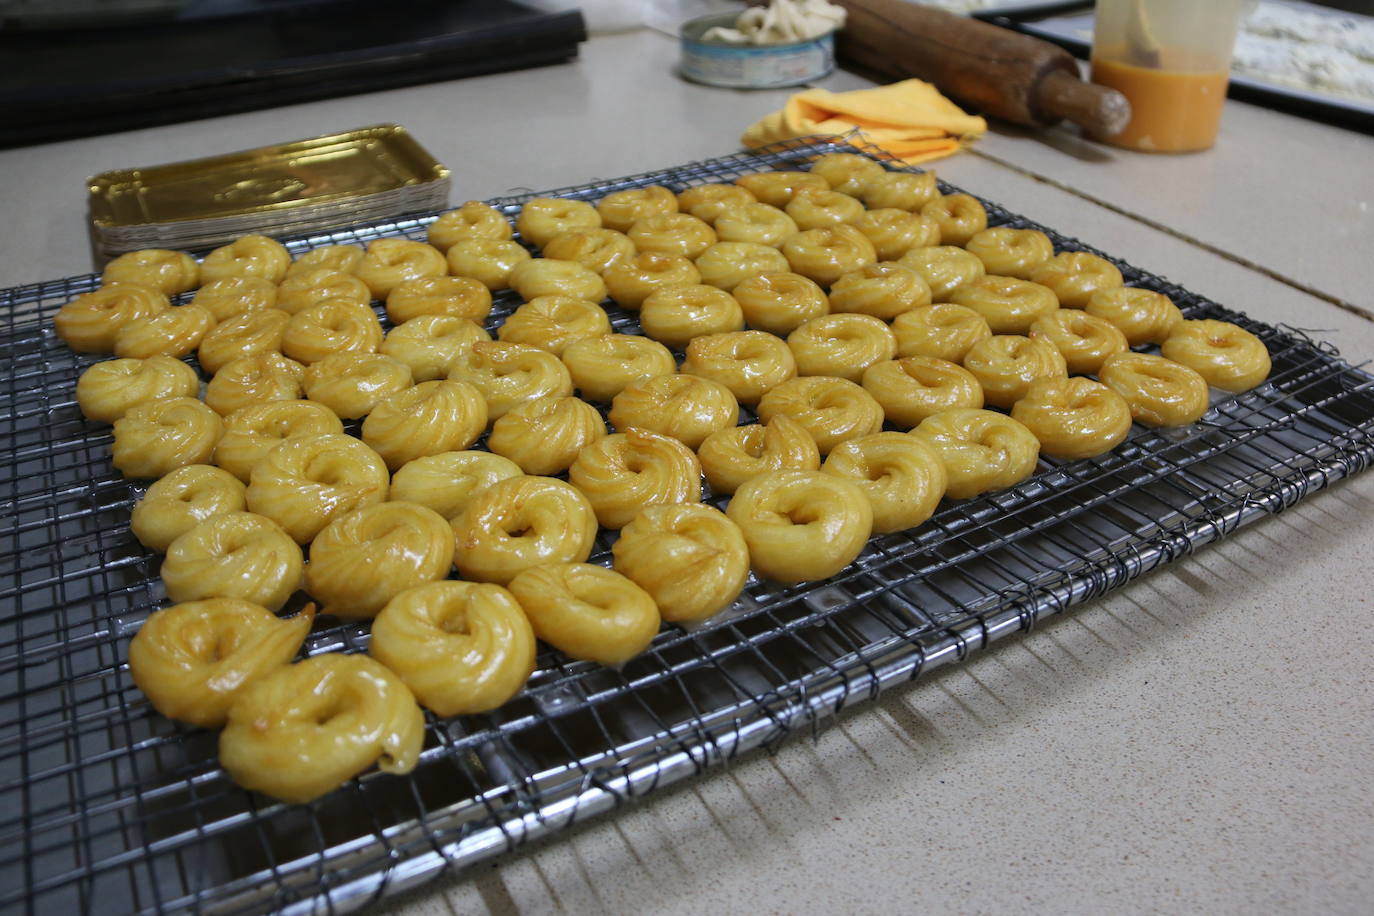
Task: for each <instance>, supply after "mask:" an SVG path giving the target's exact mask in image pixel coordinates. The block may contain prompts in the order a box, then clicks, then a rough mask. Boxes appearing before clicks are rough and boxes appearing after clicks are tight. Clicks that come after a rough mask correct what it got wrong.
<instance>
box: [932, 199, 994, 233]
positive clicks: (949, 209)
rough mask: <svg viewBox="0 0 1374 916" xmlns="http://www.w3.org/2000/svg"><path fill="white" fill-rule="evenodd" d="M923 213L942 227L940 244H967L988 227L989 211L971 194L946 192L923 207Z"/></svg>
mask: <svg viewBox="0 0 1374 916" xmlns="http://www.w3.org/2000/svg"><path fill="white" fill-rule="evenodd" d="M921 215H922V216H926V217H929V218H931V219H933V220H935V224H936V225H937V226H939V227H940V244H942V245H967V244H968V242H969V239H971V238H973V237H974V236H975V235H977V234H978V233H980V232H982V231H983V230H984V229H986V228H987V227H988V211H987V210H985V209H983V205H982V204H981V203H979V202H978V198H976V197H973V196H972V195H969V194H946V195H944V196H943V197H937V198H935V199H934V200H932V201H930V202H929V203H927V204H925V205H924V206H923V207H921Z"/></svg>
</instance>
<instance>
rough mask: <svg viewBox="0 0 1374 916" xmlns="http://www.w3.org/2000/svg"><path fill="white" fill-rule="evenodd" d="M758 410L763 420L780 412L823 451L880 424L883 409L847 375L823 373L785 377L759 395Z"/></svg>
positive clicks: (880, 426) (865, 432) (878, 426)
mask: <svg viewBox="0 0 1374 916" xmlns="http://www.w3.org/2000/svg"><path fill="white" fill-rule="evenodd" d="M758 413H759V419H760V420H762V421H763V422H764V423H765V424H769V423H772V422H773V419H774V418H775V417H777V416H780V415H785V416H787V417H788V418H790V419H792V420H795V421H796V422H797V424H798V425H800V426H801V428H802V429H804V430H806V431H807V432H808V433H810V434H811V438H812V439H814V440H815V441H816V447H817V448H818V449H820V452H821V454H822V455H826V454H829V453H830V450H831V449H833V448H834V447H835V446H837V445H839V444H840V443H841V442H844V441H846V440H848V439H857V438H858V437H859V436H867V435H869V434H871V433H876V432H878V431H879V430H881V429H882V428H883V409H882V407H881V406H879V404H878V402H877V401H875V400H874V399H873V395H871V394H869V393H868V392H867V391H865V390H864V389H863V388H862V387H860V386H858V385H856V384H854V383H853V382H851V381H848V380H847V379H842V378H833V377H830V376H825V375H809V376H805V377H803V378H794V379H788V380H787V381H785V382H783V383H782V384H781V385H779V386H778V387H776V388H774V389H773V390H772V391H770V392H768V393H767V394H765V395H764V396H763V397H762V398H760V399H759V407H758Z"/></svg>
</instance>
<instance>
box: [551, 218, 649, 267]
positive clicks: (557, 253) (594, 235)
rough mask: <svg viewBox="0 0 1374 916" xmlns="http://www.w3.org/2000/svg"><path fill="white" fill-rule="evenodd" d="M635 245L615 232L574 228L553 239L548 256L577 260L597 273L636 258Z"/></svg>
mask: <svg viewBox="0 0 1374 916" xmlns="http://www.w3.org/2000/svg"><path fill="white" fill-rule="evenodd" d="M635 251H636V250H635V243H634V242H632V241H630V237H629V236H627V235H626V234H625V233H623V232H616V231H615V230H614V229H573V230H570V231H568V232H561V233H559V234H558V235H555V236H554V237H553V238H551V239H549V241H548V244H546V245H545V246H544V251H543V254H544V257H546V258H553V259H554V260H557V261H574V262H576V263H578V264H581V265H582V266H583V267H585V268H587V269H588V270H590V271H593V272H595V273H598V274H599V273H601V272H603V271H604V270H605V269H606V268H607V267H610V266H611V265H612V264H618V263H619V262H621V261H628V260H630V259H631V258H633V257H634V256H635Z"/></svg>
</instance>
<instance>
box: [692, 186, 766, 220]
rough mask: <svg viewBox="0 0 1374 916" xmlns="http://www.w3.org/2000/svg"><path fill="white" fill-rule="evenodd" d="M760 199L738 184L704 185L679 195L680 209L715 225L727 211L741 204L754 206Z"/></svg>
mask: <svg viewBox="0 0 1374 916" xmlns="http://www.w3.org/2000/svg"><path fill="white" fill-rule="evenodd" d="M756 201H758V198H757V197H755V196H754V195H753V193H752V192H751V191H748V190H746V189H745V188H742V187H740V186H739V185H737V184H703V185H697V186H696V187H695V188H688V189H687V190H685V191H682V192H680V193H679V194H678V195H677V206H678V209H679V210H681V211H682V212H683V213H690V214H692V215H693V216H695V217H696V218H697V219H704V220H706V222H708V223H712V224H714V223H715V221H716V218H717V217H718V216H720V215H721V214H722V213H724V212H725V211H726V210H730V209H733V208H734V207H738V206H740V205H741V204H752V203H755V202H756Z"/></svg>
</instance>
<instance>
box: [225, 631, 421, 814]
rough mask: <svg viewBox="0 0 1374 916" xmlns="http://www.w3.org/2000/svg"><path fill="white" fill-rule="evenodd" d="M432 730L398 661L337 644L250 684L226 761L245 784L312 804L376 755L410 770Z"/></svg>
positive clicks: (228, 733)
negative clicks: (395, 668)
mask: <svg viewBox="0 0 1374 916" xmlns="http://www.w3.org/2000/svg"><path fill="white" fill-rule="evenodd" d="M424 740H425V717H424V713H422V712H421V711H420V707H419V705H417V704H416V702H415V697H414V696H412V695H411V693H410V690H409V689H407V687H406V686H405V684H404V683H402V681H401V679H400V678H399V677H398V676H397V675H395V674H393V673H392V672H391V669H389V668H387V667H386V666H385V665H382V664H380V663H378V662H375V661H373V660H372V659H370V658H368V657H367V656H366V655H343V654H341V653H338V652H331V653H328V654H326V655H316V656H313V657H311V658H307V659H306V660H305V661H302V662H297V663H296V664H294V665H285V666H283V667H281V668H278V669H276V670H275V671H273V672H272V673H271V674H268V675H267V676H265V677H261V678H258V679H257V680H255V681H253V682H252V683H251V684H249V685H248V687H247V688H245V689H244V691H243V692H242V693H241V694H239V697H238V699H236V700H235V701H234V705H232V706H230V707H229V721H228V724H227V725H226V726H225V729H224V731H223V732H221V733H220V736H219V761H220V764H221V765H222V766H223V767H224V769H225V771H226V772H228V774H229V776H230V778H231V779H233V780H234V782H236V783H238V784H239V785H241V786H243V787H244V788H245V789H252V790H254V791H256V792H262V793H263V794H265V795H270V796H271V797H273V798H276V799H280V800H281V801H284V802H289V803H292V804H305V803H306V802H310V801H314V800H315V799H317V798H319V797H320V796H321V795H324V794H325V793H327V792H331V791H333V790H334V789H337V788H338V787H339V786H341V785H343V784H344V783H345V782H347V781H348V780H349V779H351V778H353V777H354V776H357V775H358V774H359V773H361V772H363V771H364V770H366V769H367V768H368V767H370V766H372V764H374V763H375V764H377V767H378V768H379V769H381V770H382V771H383V772H386V773H409V772H410V771H411V770H413V769H414V768H415V764H417V763H418V762H419V760H420V748H421V747H422V746H423V745H424Z"/></svg>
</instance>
